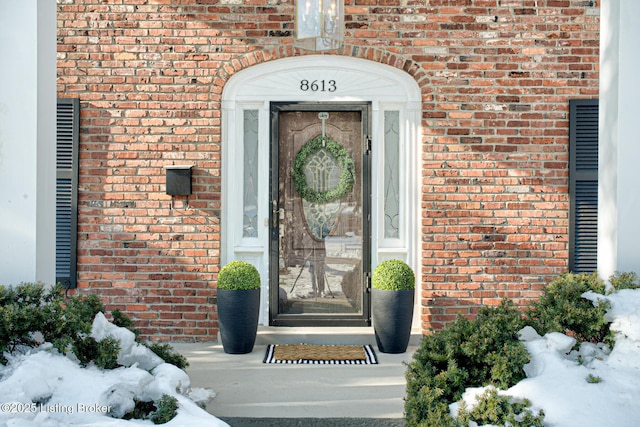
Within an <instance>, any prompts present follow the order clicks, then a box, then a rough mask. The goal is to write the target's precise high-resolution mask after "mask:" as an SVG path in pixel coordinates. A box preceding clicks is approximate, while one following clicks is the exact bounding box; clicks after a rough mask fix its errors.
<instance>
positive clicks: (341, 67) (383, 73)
mask: <svg viewBox="0 0 640 427" xmlns="http://www.w3.org/2000/svg"><path fill="white" fill-rule="evenodd" d="M338 78H339V80H338ZM302 80H307V81H309V82H312V81H322V80H324V81H329V80H336V82H337V84H338V87H337V89H336V90H335V91H329V90H325V91H311V90H307V91H303V90H301V89H300V82H301V81H302ZM371 98H375V99H376V100H377V101H384V102H408V103H418V104H420V88H419V87H418V84H417V83H416V82H415V80H414V79H413V78H411V76H409V75H408V74H407V73H405V72H403V71H401V70H398V69H397V68H394V67H391V66H389V65H385V64H380V63H378V62H373V61H368V60H366V59H359V58H350V57H347V56H327V55H309V56H300V57H292V58H284V59H279V60H275V61H271V62H265V63H262V64H258V65H254V66H253V67H250V68H246V69H244V70H242V71H240V72H238V73H237V74H235V75H233V76H232V77H231V78H230V79H229V82H227V84H226V85H225V87H224V90H223V92H222V102H223V103H225V102H239V101H240V102H242V101H253V100H256V99H270V100H278V101H367V100H371ZM413 107H414V108H415V107H416V106H415V105H414V106H413ZM417 107H418V108H419V105H418V106H417Z"/></svg>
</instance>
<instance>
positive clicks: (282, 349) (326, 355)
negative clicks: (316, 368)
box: [263, 344, 378, 365]
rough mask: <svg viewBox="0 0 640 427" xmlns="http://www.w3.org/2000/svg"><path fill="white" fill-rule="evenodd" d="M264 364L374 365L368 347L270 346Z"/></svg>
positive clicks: (376, 362)
mask: <svg viewBox="0 0 640 427" xmlns="http://www.w3.org/2000/svg"><path fill="white" fill-rule="evenodd" d="M263 362H264V363H287V364H300V363H306V364H313V365H376V364H378V358H377V357H376V353H375V351H373V348H372V347H371V346H370V345H368V344H367V345H313V344H270V345H269V346H267V352H266V354H265V356H264V360H263Z"/></svg>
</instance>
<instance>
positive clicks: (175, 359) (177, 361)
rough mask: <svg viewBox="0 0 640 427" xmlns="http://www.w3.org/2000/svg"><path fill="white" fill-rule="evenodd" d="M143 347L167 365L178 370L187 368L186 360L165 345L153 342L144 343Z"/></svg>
mask: <svg viewBox="0 0 640 427" xmlns="http://www.w3.org/2000/svg"><path fill="white" fill-rule="evenodd" d="M145 345H146V346H147V347H149V349H150V350H151V351H153V352H154V353H155V354H156V355H157V356H159V357H160V358H161V359H162V360H164V361H165V362H167V363H170V364H172V365H175V366H177V367H178V368H180V369H185V368H187V367H188V366H189V362H188V361H187V358H186V357H184V356H183V355H181V354H180V353H177V352H176V351H175V350H174V349H173V347H171V345H169V344H167V343H160V342H154V343H146V344H145Z"/></svg>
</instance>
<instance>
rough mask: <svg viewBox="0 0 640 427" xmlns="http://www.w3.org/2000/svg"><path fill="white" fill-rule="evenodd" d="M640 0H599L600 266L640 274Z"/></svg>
mask: <svg viewBox="0 0 640 427" xmlns="http://www.w3.org/2000/svg"><path fill="white" fill-rule="evenodd" d="M638 22H640V2H638V1H637V0H603V1H602V5H601V34H600V123H599V129H600V135H599V141H600V142H599V144H600V146H599V149H600V154H599V156H600V158H599V174H598V175H599V177H598V178H599V187H600V188H599V192H598V197H599V199H598V200H599V201H598V211H599V216H598V271H599V272H600V275H601V277H603V278H607V277H609V276H610V275H611V274H613V273H614V272H615V271H620V272H630V271H635V272H637V273H638V274H640V250H639V249H638V242H640V221H638V219H640V167H639V166H638V165H637V161H638V159H640V132H638V130H637V127H636V126H637V122H638V117H639V116H640V103H639V100H640V83H639V82H638V78H637V72H638V70H639V69H640V55H639V54H638V53H639V47H638V41H639V40H640V27H639V26H638Z"/></svg>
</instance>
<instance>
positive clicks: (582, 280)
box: [527, 273, 610, 342]
mask: <svg viewBox="0 0 640 427" xmlns="http://www.w3.org/2000/svg"><path fill="white" fill-rule="evenodd" d="M588 291H592V292H596V293H598V294H603V295H604V294H605V284H604V282H603V281H602V280H600V279H599V278H598V276H597V274H596V273H593V274H573V273H565V274H562V275H560V276H558V277H557V278H556V279H555V280H554V281H553V282H551V283H550V284H549V285H548V286H547V287H546V288H545V290H544V293H543V294H542V295H541V296H540V298H539V300H538V301H536V302H535V303H533V304H532V306H531V307H530V309H529V310H528V312H527V317H528V319H529V320H528V322H529V324H530V325H531V326H533V327H534V328H535V329H536V330H537V332H538V333H539V334H540V335H544V334H547V333H549V332H560V333H563V334H568V335H572V336H574V337H575V338H576V339H577V340H579V341H590V342H601V341H603V340H604V339H605V338H606V337H607V335H608V334H609V324H608V322H607V321H606V320H605V317H604V315H605V313H606V312H607V310H608V309H609V308H610V304H609V302H608V301H600V302H599V303H598V304H595V305H594V303H593V302H591V301H590V300H588V299H586V298H583V297H582V294H584V293H585V292H588Z"/></svg>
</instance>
